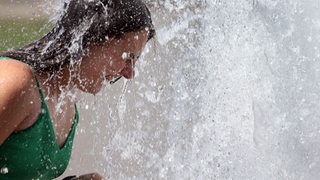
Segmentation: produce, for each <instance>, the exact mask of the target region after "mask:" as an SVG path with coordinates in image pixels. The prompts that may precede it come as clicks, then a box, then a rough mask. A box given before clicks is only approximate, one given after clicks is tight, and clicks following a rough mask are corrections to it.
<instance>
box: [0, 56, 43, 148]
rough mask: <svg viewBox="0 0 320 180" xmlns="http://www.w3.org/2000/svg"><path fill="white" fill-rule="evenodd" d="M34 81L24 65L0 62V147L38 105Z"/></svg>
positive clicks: (15, 62)
mask: <svg viewBox="0 0 320 180" xmlns="http://www.w3.org/2000/svg"><path fill="white" fill-rule="evenodd" d="M34 81H35V80H34V75H33V72H32V70H31V69H30V68H29V67H28V66H27V65H26V64H23V63H21V62H19V61H14V60H10V61H0V145H1V144H2V143H3V142H4V141H5V140H6V139H7V138H8V137H9V136H10V134H11V133H12V132H14V131H15V129H16V128H17V127H18V126H19V124H20V123H21V122H23V120H25V119H26V118H27V117H28V116H29V114H30V113H32V111H33V110H34V108H35V107H36V105H37V103H38V104H39V102H38V100H37V101H35V95H36V93H35V92H36V91H37V88H36V87H34V86H35V82H34Z"/></svg>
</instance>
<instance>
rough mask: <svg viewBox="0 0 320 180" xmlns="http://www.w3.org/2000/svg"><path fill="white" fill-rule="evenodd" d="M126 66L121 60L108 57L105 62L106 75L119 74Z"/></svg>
mask: <svg viewBox="0 0 320 180" xmlns="http://www.w3.org/2000/svg"><path fill="white" fill-rule="evenodd" d="M125 66H126V64H125V62H124V61H123V60H122V58H121V57H120V58H117V57H114V56H110V57H109V58H108V60H107V62H106V70H107V72H108V73H119V72H120V71H121V70H122V69H123V68H124V67H125Z"/></svg>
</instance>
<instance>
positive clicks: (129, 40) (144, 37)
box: [111, 30, 149, 46]
mask: <svg viewBox="0 0 320 180" xmlns="http://www.w3.org/2000/svg"><path fill="white" fill-rule="evenodd" d="M148 34H149V32H148V31H146V30H141V31H134V32H128V33H125V34H124V35H123V36H121V37H120V38H119V39H114V40H112V41H111V44H115V45H116V44H123V45H130V46H132V45H136V46H141V45H144V44H145V43H146V42H147V41H148Z"/></svg>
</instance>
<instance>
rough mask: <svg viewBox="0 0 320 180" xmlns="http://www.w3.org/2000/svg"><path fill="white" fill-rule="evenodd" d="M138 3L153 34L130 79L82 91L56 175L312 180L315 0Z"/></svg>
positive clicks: (316, 133) (318, 132)
mask: <svg viewBox="0 0 320 180" xmlns="http://www.w3.org/2000/svg"><path fill="white" fill-rule="evenodd" d="M60 2H62V1H60ZM57 4H59V3H57ZM148 5H149V6H150V8H151V12H152V15H153V19H154V23H155V26H156V29H157V38H156V39H155V40H154V41H151V42H150V43H149V45H148V46H147V47H146V49H145V51H144V54H143V55H142V57H141V59H140V60H139V62H138V65H137V76H136V78H135V79H134V80H132V81H125V80H121V81H119V82H117V83H116V84H114V85H109V84H106V88H105V89H104V90H103V91H102V92H100V93H99V94H98V95H96V96H95V97H93V96H91V95H82V96H83V98H84V100H81V101H80V103H79V105H78V106H79V108H80V117H81V122H80V124H79V128H78V130H77V137H76V140H75V149H74V152H73V157H72V159H71V163H70V166H69V169H68V170H67V172H66V173H65V175H68V174H83V173H87V172H93V171H97V172H99V173H101V174H103V175H104V176H105V177H108V178H111V179H124V178H125V179H127V178H130V179H151V178H152V179H158V178H163V179H317V178H318V177H319V176H320V171H319V169H320V155H319V152H320V151H319V149H320V122H319V118H320V113H319V110H318V109H320V107H319V106H320V103H319V102H320V98H319V93H320V84H319V78H320V72H319V70H320V61H319V56H320V51H319V43H320V34H319V30H320V13H319V7H320V4H319V2H318V1H317V0H314V1H312V0H307V1H298V0H292V1H284V0H283V1H273V0H269V1H267V0H260V1H259V0H242V1H220V0H207V1H205V0H203V1H201V0H200V1H197V0H189V1H186V0H162V1H160V0H159V1H157V2H156V1H151V2H149V3H148ZM57 7H58V5H57Z"/></svg>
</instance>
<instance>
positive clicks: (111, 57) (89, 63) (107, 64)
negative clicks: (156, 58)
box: [77, 31, 148, 94]
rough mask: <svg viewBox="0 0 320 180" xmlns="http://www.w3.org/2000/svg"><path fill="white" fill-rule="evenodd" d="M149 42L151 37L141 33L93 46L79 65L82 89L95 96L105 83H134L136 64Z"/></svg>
mask: <svg viewBox="0 0 320 180" xmlns="http://www.w3.org/2000/svg"><path fill="white" fill-rule="evenodd" d="M147 40H148V33H147V32H146V31H138V32H130V33H127V34H125V35H124V36H123V37H122V38H121V39H112V40H111V41H110V42H106V43H102V44H97V45H92V46H90V47H89V48H88V51H87V53H86V54H85V56H84V57H83V59H82V63H81V65H80V73H79V75H80V76H79V77H78V81H77V85H78V87H79V89H81V90H82V91H85V92H88V93H92V94H95V93H97V92H99V90H100V89H101V86H102V84H103V80H104V79H107V80H109V81H111V80H113V79H115V78H118V77H124V78H127V79H132V78H133V77H134V66H135V63H136V61H137V60H138V57H139V56H140V54H141V52H142V50H143V48H144V47H145V44H146V43H147ZM79 80H80V81H79Z"/></svg>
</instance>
